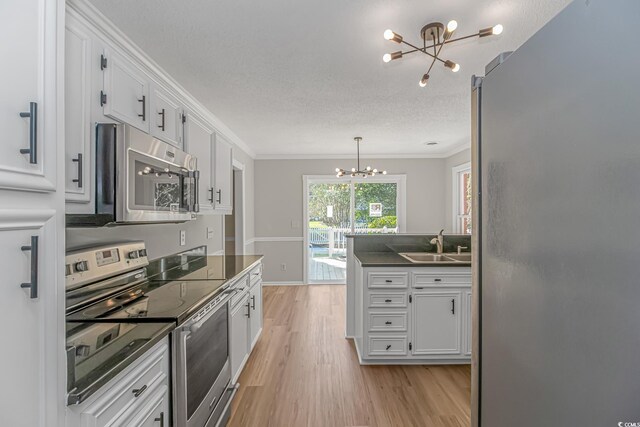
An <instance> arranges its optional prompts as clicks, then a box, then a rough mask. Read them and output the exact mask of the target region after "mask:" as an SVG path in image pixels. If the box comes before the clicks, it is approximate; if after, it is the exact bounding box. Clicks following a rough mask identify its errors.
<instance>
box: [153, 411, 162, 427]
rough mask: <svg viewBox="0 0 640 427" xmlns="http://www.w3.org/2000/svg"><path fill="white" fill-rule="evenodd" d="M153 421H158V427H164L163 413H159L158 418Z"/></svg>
mask: <svg viewBox="0 0 640 427" xmlns="http://www.w3.org/2000/svg"><path fill="white" fill-rule="evenodd" d="M154 421H160V427H164V412H160V416H159V417H158V418H156V419H154Z"/></svg>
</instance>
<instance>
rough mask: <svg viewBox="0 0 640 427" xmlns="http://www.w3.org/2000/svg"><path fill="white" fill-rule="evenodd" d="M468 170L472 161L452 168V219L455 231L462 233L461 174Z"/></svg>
mask: <svg viewBox="0 0 640 427" xmlns="http://www.w3.org/2000/svg"><path fill="white" fill-rule="evenodd" d="M466 171H471V162H467V163H463V164H461V165H458V166H454V167H453V168H451V189H452V197H451V198H452V200H453V205H452V207H451V214H452V215H451V221H452V223H451V224H452V225H453V227H452V228H453V231H454V233H457V234H462V232H463V231H462V230H461V229H460V216H461V215H458V212H460V203H461V202H462V194H460V185H459V184H460V175H461V174H462V173H464V172H466Z"/></svg>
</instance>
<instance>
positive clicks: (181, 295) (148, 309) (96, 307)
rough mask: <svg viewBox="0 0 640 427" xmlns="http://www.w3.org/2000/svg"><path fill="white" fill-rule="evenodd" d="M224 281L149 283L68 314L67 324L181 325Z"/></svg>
mask: <svg viewBox="0 0 640 427" xmlns="http://www.w3.org/2000/svg"><path fill="white" fill-rule="evenodd" d="M226 283H227V281H226V280H198V281H189V280H174V281H158V280H150V281H147V282H145V283H143V284H141V285H137V286H134V287H133V288H130V289H128V290H126V291H124V292H120V293H117V294H115V295H112V296H111V297H109V298H107V299H104V300H102V301H100V302H97V303H95V304H92V305H90V306H87V307H84V308H81V309H79V310H76V311H74V312H72V313H70V314H68V315H67V322H69V321H71V322H88V321H92V322H122V321H129V322H159V321H171V322H175V323H176V324H180V323H182V322H184V321H185V320H186V319H187V318H189V316H191V315H192V314H193V313H195V312H196V311H198V309H200V308H201V307H202V306H204V305H205V304H206V303H207V302H208V301H210V300H211V299H212V298H213V297H215V296H216V295H217V294H218V293H220V292H222V291H223V290H224V289H225V287H226V286H225V284H226Z"/></svg>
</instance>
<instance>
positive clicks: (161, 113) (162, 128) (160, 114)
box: [158, 108, 165, 132]
mask: <svg viewBox="0 0 640 427" xmlns="http://www.w3.org/2000/svg"><path fill="white" fill-rule="evenodd" d="M158 115H159V116H160V117H162V122H161V124H159V125H158V127H159V128H160V130H161V131H162V132H164V116H165V112H164V108H163V109H162V111H160V112H159V113H158Z"/></svg>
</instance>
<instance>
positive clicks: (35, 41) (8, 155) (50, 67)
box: [0, 0, 57, 191]
mask: <svg viewBox="0 0 640 427" xmlns="http://www.w3.org/2000/svg"><path fill="white" fill-rule="evenodd" d="M47 3H49V2H45V0H2V1H0V39H1V40H2V42H1V43H0V58H2V67H0V80H1V81H2V84H0V129H2V135H1V136H0V188H14V189H26V190H39V191H42V190H44V191H50V190H54V188H55V185H54V183H55V181H56V171H55V167H56V158H55V155H56V147H55V144H56V124H55V119H54V118H55V114H53V115H51V117H50V119H51V120H48V121H47V123H45V119H48V117H46V116H47V113H48V111H50V110H51V109H52V108H56V107H57V106H56V105H55V99H56V96H55V95H56V93H55V85H56V81H55V76H56V64H55V52H57V50H56V49H55V48H56V46H55V43H56V40H57V35H56V16H55V13H56V11H55V7H56V3H55V2H51V4H47ZM45 57H46V58H47V61H45ZM49 95H50V96H49ZM45 126H46V127H47V131H46V132H45V129H44V127H45Z"/></svg>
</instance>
